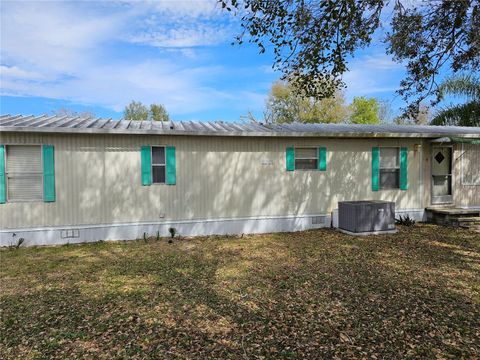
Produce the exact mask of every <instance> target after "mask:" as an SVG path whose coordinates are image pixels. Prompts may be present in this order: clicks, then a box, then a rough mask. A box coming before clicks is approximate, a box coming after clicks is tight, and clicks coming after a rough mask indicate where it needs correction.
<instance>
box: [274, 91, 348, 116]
mask: <svg viewBox="0 0 480 360" xmlns="http://www.w3.org/2000/svg"><path fill="white" fill-rule="evenodd" d="M347 110H348V109H347V106H346V105H345V98H344V95H343V93H342V92H341V91H339V90H337V91H336V92H335V94H334V96H331V97H328V98H325V99H322V100H316V99H315V98H313V97H307V96H303V95H302V94H298V93H297V92H295V91H294V89H293V85H292V84H291V83H288V82H286V81H277V82H275V83H273V85H272V88H271V90H270V94H269V96H268V99H267V102H266V115H265V118H266V119H267V120H268V121H270V122H276V123H291V122H302V123H339V122H342V121H345V119H346V117H347Z"/></svg>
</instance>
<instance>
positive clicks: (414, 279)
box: [0, 225, 480, 359]
mask: <svg viewBox="0 0 480 360" xmlns="http://www.w3.org/2000/svg"><path fill="white" fill-rule="evenodd" d="M0 257H1V258H0V260H1V269H0V276H1V284H0V311H1V312H0V316H1V319H0V358H3V359H8V358H18V359H36V358H58V359H61V358H91V359H93V358H95V359H102V358H206V357H209V358H235V359H238V358H262V357H265V358H278V357H281V358H313V357H314V358H318V357H320V358H332V357H335V356H338V357H342V358H362V357H369V358H409V357H410V358H429V359H431V358H461V357H463V358H479V357H480V234H478V233H473V232H468V231H465V230H455V229H451V228H444V227H438V226H433V225H419V226H416V227H414V228H402V229H400V232H399V233H398V234H394V235H383V236H372V237H366V238H355V237H351V236H348V235H343V234H340V233H338V232H335V231H333V230H316V231H307V232H300V233H291V234H290V233H289V234H268V235H258V236H247V237H243V238H236V237H210V238H198V239H190V240H180V241H176V242H174V243H173V244H168V243H167V242H166V241H165V240H162V241H154V240H151V241H149V242H148V243H144V242H143V241H138V242H125V243H123V242H121V243H98V244H90V245H79V246H73V245H72V246H62V247H52V248H29V249H20V250H11V251H10V250H5V251H1V252H0Z"/></svg>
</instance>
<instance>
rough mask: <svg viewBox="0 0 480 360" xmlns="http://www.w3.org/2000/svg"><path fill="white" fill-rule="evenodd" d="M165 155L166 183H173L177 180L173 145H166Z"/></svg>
mask: <svg viewBox="0 0 480 360" xmlns="http://www.w3.org/2000/svg"><path fill="white" fill-rule="evenodd" d="M165 151H166V157H167V178H166V183H167V184H168V185H175V184H176V182H177V165H176V159H175V147H174V146H167V148H166V149H165Z"/></svg>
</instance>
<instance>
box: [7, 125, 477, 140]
mask: <svg viewBox="0 0 480 360" xmlns="http://www.w3.org/2000/svg"><path fill="white" fill-rule="evenodd" d="M1 131H2V132H27V133H44V134H45V133H47V134H124V135H165V136H216V137H217V136H220V137H222V136H223V137H330V138H331V137H334V138H437V137H445V136H460V137H465V138H479V137H480V136H479V135H477V134H446V133H435V132H432V133H411V132H406V133H397V132H385V133H372V132H342V133H339V132H329V131H324V132H266V131H265V132H262V131H259V132H243V131H228V132H227V131H225V132H221V131H219V132H209V131H185V130H175V129H173V130H172V129H167V130H161V129H158V130H147V129H101V128H100V129H99V128H78V129H76V128H48V127H45V128H31V127H22V126H5V127H1Z"/></svg>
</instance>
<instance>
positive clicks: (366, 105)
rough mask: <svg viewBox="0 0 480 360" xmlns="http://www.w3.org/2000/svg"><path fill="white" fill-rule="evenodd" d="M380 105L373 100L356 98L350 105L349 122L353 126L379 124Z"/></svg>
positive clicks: (361, 97)
mask: <svg viewBox="0 0 480 360" xmlns="http://www.w3.org/2000/svg"><path fill="white" fill-rule="evenodd" d="M379 109H380V105H379V103H378V100H377V99H375V98H366V97H364V96H357V97H354V98H353V102H352V104H351V105H350V111H351V114H350V122H351V123H353V124H379V123H380V118H379V116H378V113H379Z"/></svg>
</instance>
